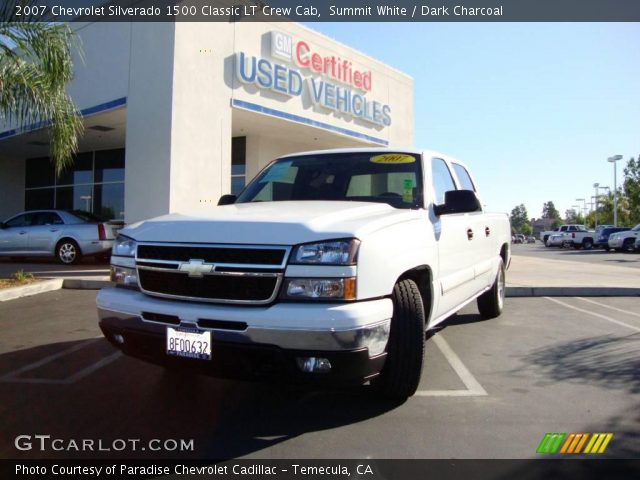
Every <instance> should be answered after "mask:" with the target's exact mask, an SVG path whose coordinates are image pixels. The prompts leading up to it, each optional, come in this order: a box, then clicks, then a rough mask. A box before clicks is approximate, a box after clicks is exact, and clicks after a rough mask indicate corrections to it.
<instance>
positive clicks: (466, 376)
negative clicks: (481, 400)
mask: <svg viewBox="0 0 640 480" xmlns="http://www.w3.org/2000/svg"><path fill="white" fill-rule="evenodd" d="M431 340H432V341H433V342H434V343H435V344H436V346H437V347H438V348H439V349H440V351H441V352H442V354H443V355H444V357H445V358H446V360H447V362H449V365H451V368H453V370H454V371H455V372H456V374H457V375H458V377H460V380H462V383H464V386H465V387H467V389H466V390H418V391H417V392H416V393H415V396H417V397H477V396H485V395H487V391H486V390H485V389H484V388H482V385H480V382H478V380H476V378H475V377H474V376H473V375H472V374H471V372H470V371H469V369H468V368H467V367H466V366H465V365H464V363H462V360H460V357H458V355H457V354H456V352H454V351H453V349H452V348H451V347H450V346H449V344H448V343H447V341H446V340H445V339H444V337H443V336H442V335H441V334H436V335H434V336H433V337H431Z"/></svg>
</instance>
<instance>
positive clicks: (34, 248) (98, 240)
mask: <svg viewBox="0 0 640 480" xmlns="http://www.w3.org/2000/svg"><path fill="white" fill-rule="evenodd" d="M121 227H122V222H115V223H110V222H103V221H101V220H100V219H99V218H97V217H95V216H94V215H92V214H90V213H87V212H83V211H79V210H73V211H66V210H33V211H28V212H23V213H20V214H18V215H15V216H13V217H11V218H9V219H8V220H7V221H5V222H3V223H0V256H3V257H12V258H13V257H16V258H18V257H53V256H55V257H56V258H57V259H58V261H59V262H60V263H64V264H72V263H76V262H78V261H80V259H81V258H82V256H84V255H94V256H108V255H109V253H110V251H111V247H112V245H113V240H114V239H115V237H116V234H117V230H118V229H119V228H121Z"/></svg>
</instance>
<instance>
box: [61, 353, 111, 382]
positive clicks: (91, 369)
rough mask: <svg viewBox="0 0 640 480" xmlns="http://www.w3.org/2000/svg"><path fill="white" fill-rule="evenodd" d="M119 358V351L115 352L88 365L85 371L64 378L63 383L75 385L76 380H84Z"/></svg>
mask: <svg viewBox="0 0 640 480" xmlns="http://www.w3.org/2000/svg"><path fill="white" fill-rule="evenodd" d="M121 356H122V353H121V352H119V351H118V352H115V353H112V354H111V355H109V356H108V357H105V358H103V359H102V360H98V361H97V362H95V363H93V364H91V365H89V366H88V367H86V368H85V369H83V370H80V371H79V372H76V373H74V374H73V375H71V376H70V377H67V378H65V381H66V383H75V382H77V381H78V380H80V379H81V378H84V377H86V376H87V375H90V374H92V373H93V372H95V371H96V370H100V369H101V368H102V367H105V366H107V365H109V364H110V363H111V362H113V361H115V360H117V359H118V358H120V357H121Z"/></svg>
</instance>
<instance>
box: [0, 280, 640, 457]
mask: <svg viewBox="0 0 640 480" xmlns="http://www.w3.org/2000/svg"><path fill="white" fill-rule="evenodd" d="M94 305H95V291H73V290H59V291H55V292H50V293H45V294H41V295H38V296H36V297H31V298H22V299H18V300H13V301H10V302H5V303H3V304H0V324H1V326H2V330H3V334H2V336H1V337H0V385H1V388H0V424H2V426H3V428H2V435H1V436H0V458H19V459H26V458H59V459H61V458H82V457H85V458H115V457H117V458H148V457H171V458H236V457H246V458H263V459H264V458H533V457H536V453H535V451H536V448H537V446H538V444H539V443H540V441H541V439H542V438H543V436H544V434H545V433H547V432H567V433H568V432H611V433H613V438H612V440H611V441H610V443H609V445H608V447H607V449H606V451H605V452H604V453H603V454H602V455H601V456H604V457H618V458H620V457H622V458H637V457H638V452H640V413H639V412H640V313H639V312H640V298H624V297H623V298H606V299H601V298H589V299H582V298H510V299H507V303H506V308H505V313H504V314H503V315H502V316H501V317H500V318H498V319H494V320H490V321H481V320H480V318H479V316H478V315H477V311H476V309H475V306H474V307H467V308H465V309H464V310H463V311H462V312H460V313H459V314H458V315H456V316H454V317H452V318H450V319H449V321H448V322H447V324H446V325H445V327H444V328H443V329H441V330H440V331H438V333H436V334H435V335H434V336H433V337H431V338H430V339H429V341H428V343H427V354H426V361H425V369H424V377H423V382H422V384H421V386H420V391H419V392H418V394H417V395H416V396H414V397H412V398H411V399H409V400H408V401H407V402H405V403H403V404H397V403H389V402H386V401H381V400H377V399H375V398H373V397H372V396H371V395H370V394H369V392H368V391H367V389H366V388H362V389H356V390H346V391H344V390H343V391H328V392H327V391H299V390H296V389H289V388H283V387H281V386H272V385H261V384H251V383H242V382H233V381H222V380H217V379H211V378H206V377H191V378H179V377H176V376H175V375H168V374H166V373H164V372H163V371H162V369H160V368H159V367H156V366H153V365H147V364H145V363H142V362H139V361H137V360H134V359H130V358H126V357H124V356H122V355H120V354H119V353H116V352H115V350H114V349H113V348H112V347H111V346H110V345H109V344H107V343H106V341H105V340H103V339H101V338H100V332H99V329H98V326H97V317H96V314H95V306H94ZM214 358H215V353H214ZM214 361H215V360H214ZM37 434H43V435H51V437H52V438H60V439H64V440H70V439H94V440H95V441H96V442H97V441H98V440H101V441H103V442H105V443H104V444H105V445H112V443H111V442H113V441H114V439H123V438H124V439H141V441H142V443H141V444H145V443H144V442H146V441H148V440H149V439H187V440H189V439H193V445H194V448H193V451H172V452H170V453H167V452H150V451H148V449H147V450H145V451H142V450H133V449H129V448H128V449H126V450H124V451H117V452H116V451H100V452H98V451H88V452H76V451H71V452H65V451H52V450H51V449H49V450H46V451H39V450H38V449H37V448H33V449H31V450H25V451H18V450H17V449H16V447H15V445H14V440H15V438H16V437H17V436H19V435H37ZM538 456H539V455H538Z"/></svg>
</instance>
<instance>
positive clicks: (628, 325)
mask: <svg viewBox="0 0 640 480" xmlns="http://www.w3.org/2000/svg"><path fill="white" fill-rule="evenodd" d="M544 298H546V299H547V300H549V301H551V302H554V303H557V304H558V305H562V306H563V307H567V308H570V309H572V310H576V311H578V312H582V313H586V314H587V315H591V316H593V317H598V318H601V319H603V320H607V321H608V322H611V323H615V324H617V325H621V326H623V327H627V328H630V329H631V330H634V331H636V332H640V328H638V327H636V326H634V325H630V324H628V323H625V322H621V321H620V320H616V319H615V318H611V317H607V316H606V315H602V314H600V313H596V312H592V311H589V310H585V309H583V308H578V307H574V306H573V305H569V304H568V303H565V302H562V301H560V300H558V299H557V298H551V297H544Z"/></svg>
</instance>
